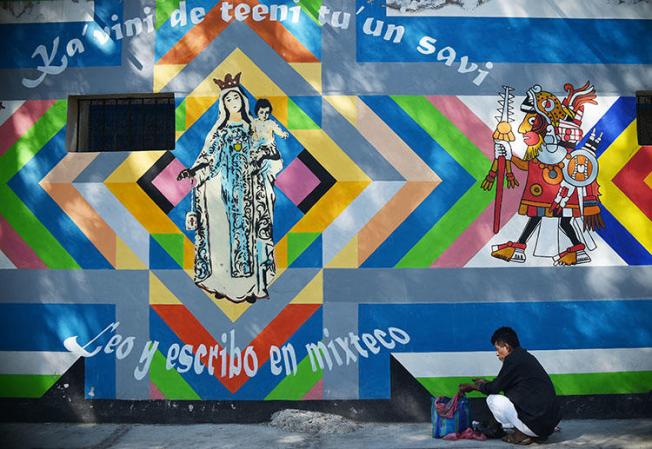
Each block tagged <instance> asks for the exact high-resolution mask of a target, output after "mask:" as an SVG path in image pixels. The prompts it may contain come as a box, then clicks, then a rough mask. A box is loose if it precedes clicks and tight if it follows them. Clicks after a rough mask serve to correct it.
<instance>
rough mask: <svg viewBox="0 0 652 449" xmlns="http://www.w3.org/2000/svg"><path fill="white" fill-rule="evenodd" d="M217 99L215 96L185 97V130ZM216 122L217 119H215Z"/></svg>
mask: <svg viewBox="0 0 652 449" xmlns="http://www.w3.org/2000/svg"><path fill="white" fill-rule="evenodd" d="M218 98H219V97H218V96H216V95H213V96H209V97H192V96H188V97H186V130H188V129H190V127H191V126H192V125H193V124H194V123H195V122H196V121H197V120H199V118H200V117H201V116H202V115H204V114H205V113H206V111H208V109H209V108H210V107H211V106H213V103H215V102H216V101H217V99H218ZM215 120H217V117H215Z"/></svg>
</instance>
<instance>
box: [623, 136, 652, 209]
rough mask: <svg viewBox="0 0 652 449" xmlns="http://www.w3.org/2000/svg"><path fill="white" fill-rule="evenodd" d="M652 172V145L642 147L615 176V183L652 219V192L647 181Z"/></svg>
mask: <svg viewBox="0 0 652 449" xmlns="http://www.w3.org/2000/svg"><path fill="white" fill-rule="evenodd" d="M651 172H652V146H644V147H641V148H640V149H639V150H638V151H637V152H636V154H635V155H634V156H632V158H631V159H630V160H629V162H627V164H625V166H624V167H623V169H622V170H621V171H620V172H618V174H617V175H616V176H614V178H613V183H614V184H615V185H616V186H617V187H618V188H619V189H620V190H622V191H623V193H624V194H625V195H627V197H628V198H629V199H630V200H631V201H632V203H634V204H635V205H636V207H638V208H639V209H641V211H642V212H643V213H644V214H645V215H647V218H649V219H650V220H652V201H651V200H650V199H651V198H652V196H651V195H650V194H651V193H652V192H651V190H652V189H650V187H649V186H648V185H647V184H646V183H645V178H647V177H648V176H649V175H650V173H651Z"/></svg>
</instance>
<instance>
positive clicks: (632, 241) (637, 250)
mask: <svg viewBox="0 0 652 449" xmlns="http://www.w3.org/2000/svg"><path fill="white" fill-rule="evenodd" d="M600 213H601V215H602V219H603V220H604V224H605V227H604V228H603V229H599V230H598V235H599V236H600V237H602V238H603V239H604V241H605V242H607V244H608V245H609V246H610V247H611V248H612V249H613V250H614V251H616V253H618V255H619V256H620V257H622V259H623V260H624V261H625V262H627V264H628V265H652V254H650V253H649V252H648V251H647V250H646V249H645V247H644V246H643V245H641V244H640V242H639V241H638V240H636V238H635V237H634V236H633V235H632V234H631V233H630V232H629V231H628V230H627V229H626V228H625V227H624V226H623V225H622V224H620V222H619V221H618V220H616V218H615V217H614V216H613V215H612V214H611V212H609V210H608V209H607V208H606V207H602V208H601V210H600Z"/></svg>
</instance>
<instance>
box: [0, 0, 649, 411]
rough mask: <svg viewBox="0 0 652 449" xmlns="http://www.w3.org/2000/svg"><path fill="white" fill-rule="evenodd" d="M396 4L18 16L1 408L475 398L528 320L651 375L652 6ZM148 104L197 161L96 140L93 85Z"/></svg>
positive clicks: (605, 384)
mask: <svg viewBox="0 0 652 449" xmlns="http://www.w3.org/2000/svg"><path fill="white" fill-rule="evenodd" d="M386 3H387V4H385V3H384V2H380V1H374V0H356V2H352V1H337V0H323V1H322V0H298V1H283V0H279V1H277V2H272V1H268V0H261V1H253V0H242V1H232V2H228V1H222V2H218V1H215V0H187V1H178V0H156V1H153V0H142V1H141V0H133V1H131V0H124V1H109V0H95V1H87V0H77V1H72V0H52V1H47V2H38V1H9V2H3V4H2V6H0V30H1V31H2V34H3V36H5V42H6V43H7V45H4V46H3V48H2V49H0V63H1V64H2V66H1V67H0V70H1V73H2V79H3V83H2V85H0V101H2V106H3V108H2V109H0V136H1V137H0V268H1V269H0V285H1V286H2V287H1V288H0V298H1V303H0V345H1V347H0V359H1V360H2V363H0V396H2V397H5V398H40V397H43V396H44V395H46V394H47V393H48V391H51V390H52V389H54V388H60V387H61V385H60V384H62V382H63V381H62V379H63V377H62V376H65V375H66V373H67V372H69V370H71V369H73V367H75V366H80V365H83V373H84V374H83V376H84V381H83V385H81V386H79V388H83V391H84V394H85V397H86V399H87V400H90V399H137V400H148V399H152V400H154V399H175V400H186V399H195V400H278V399H284V400H296V401H300V400H310V399H312V400H314V399H326V400H330V399H389V398H390V360H391V359H392V358H393V359H395V360H396V361H397V362H398V363H400V365H401V366H402V367H403V368H404V369H405V371H406V372H407V373H408V374H409V375H410V376H411V377H412V378H413V379H416V381H418V382H419V383H420V384H421V385H423V386H424V387H425V388H426V389H427V390H428V391H429V392H430V393H432V394H433V395H441V394H450V393H451V392H453V391H455V390H456V388H457V384H458V383H459V382H461V381H463V380H466V379H468V378H469V377H471V376H474V377H475V376H491V375H495V374H496V373H497V372H498V369H499V361H498V360H497V359H496V357H495V355H494V353H493V350H492V346H491V345H490V343H489V337H490V336H491V333H492V332H493V330H494V329H495V328H497V327H499V326H501V325H510V326H513V327H514V328H515V329H516V330H517V332H519V334H520V339H521V342H522V343H523V345H524V346H525V347H526V348H528V349H530V350H532V351H534V353H535V354H536V356H537V357H538V358H539V359H540V360H541V361H542V364H543V365H544V366H545V368H546V369H547V370H548V372H550V373H551V374H552V377H553V380H554V383H555V386H556V388H557V391H558V392H559V393H560V394H562V395H598V394H637V393H647V392H649V391H650V390H652V357H651V355H652V283H651V281H650V279H652V276H651V275H652V271H651V269H650V265H651V264H652V255H651V253H650V251H651V248H652V226H651V224H652V223H651V220H652V201H651V198H652V196H651V194H650V193H651V189H652V174H651V173H652V147H649V146H641V145H639V143H638V142H637V138H636V126H637V122H636V98H635V96H634V95H635V91H637V90H642V89H650V86H652V70H651V64H652V44H650V43H648V42H646V41H644V40H641V36H644V35H647V34H649V32H650V30H651V27H652V5H650V3H649V2H647V1H642V2H626V3H623V2H612V1H610V0H599V1H591V2H589V1H588V0H582V1H574V2H540V1H533V0H519V1H514V0H509V1H508V0H488V1H479V2H471V1H464V2H452V1H425V0H424V1H403V0H396V1H391V2H390V1H388V2H386ZM138 92H140V93H157V92H174V94H175V102H176V104H175V114H176V147H175V149H174V150H173V151H128V150H129V149H128V148H124V149H120V150H124V151H111V152H102V153H73V152H68V150H67V147H66V132H67V128H68V126H67V125H68V122H67V120H68V117H67V110H68V109H67V107H68V96H69V95H78V94H85V95H93V94H119V93H138ZM66 385H67V384H66ZM66 388H68V387H66Z"/></svg>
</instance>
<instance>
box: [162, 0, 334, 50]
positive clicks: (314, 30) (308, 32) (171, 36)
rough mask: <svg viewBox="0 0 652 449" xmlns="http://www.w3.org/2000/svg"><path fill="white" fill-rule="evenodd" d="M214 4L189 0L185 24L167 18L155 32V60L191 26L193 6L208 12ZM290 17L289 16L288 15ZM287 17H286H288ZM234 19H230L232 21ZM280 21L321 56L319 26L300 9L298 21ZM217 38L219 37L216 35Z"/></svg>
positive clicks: (267, 0) (210, 0) (269, 0)
mask: <svg viewBox="0 0 652 449" xmlns="http://www.w3.org/2000/svg"><path fill="white" fill-rule="evenodd" d="M259 3H261V4H265V5H272V4H274V5H279V4H282V3H283V2H275V1H273V0H261V1H260V2H259ZM287 5H288V6H289V7H292V6H296V4H295V3H294V2H292V1H288V2H287ZM213 6H215V1H214V0H189V1H188V2H187V3H186V10H187V12H188V24H187V25H186V26H181V25H177V26H176V27H173V26H172V23H171V20H170V19H168V20H167V21H166V22H165V24H163V25H162V26H161V27H160V28H159V29H158V30H157V32H156V46H155V55H156V56H155V58H156V61H158V60H159V59H161V58H162V57H163V56H165V54H166V53H167V52H168V51H170V49H171V48H172V47H174V45H175V44H176V43H177V42H178V41H179V40H180V39H181V38H183V36H184V35H185V34H186V33H188V31H190V29H191V27H192V26H193V25H192V24H191V23H190V11H191V10H192V9H193V8H195V7H201V8H204V10H205V11H206V12H209V11H210V9H211V8H212V7H213ZM230 14H231V16H233V10H232V9H231V11H230ZM289 17H291V16H289ZM289 17H288V19H289ZM233 21H235V19H232V22H233ZM278 23H280V24H281V25H282V26H283V27H284V28H285V29H287V30H288V31H289V32H290V33H292V35H293V36H294V37H296V38H297V40H298V41H299V42H301V44H303V46H304V47H306V48H307V49H308V50H309V51H310V52H311V53H312V54H313V55H315V57H316V58H317V59H320V58H321V28H320V27H319V26H318V25H317V24H316V23H315V22H314V21H313V20H312V19H311V18H310V17H308V15H307V14H306V13H305V12H304V11H303V10H302V11H301V16H300V19H299V22H298V23H292V22H290V20H286V21H284V22H278ZM218 38H219V37H218Z"/></svg>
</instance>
